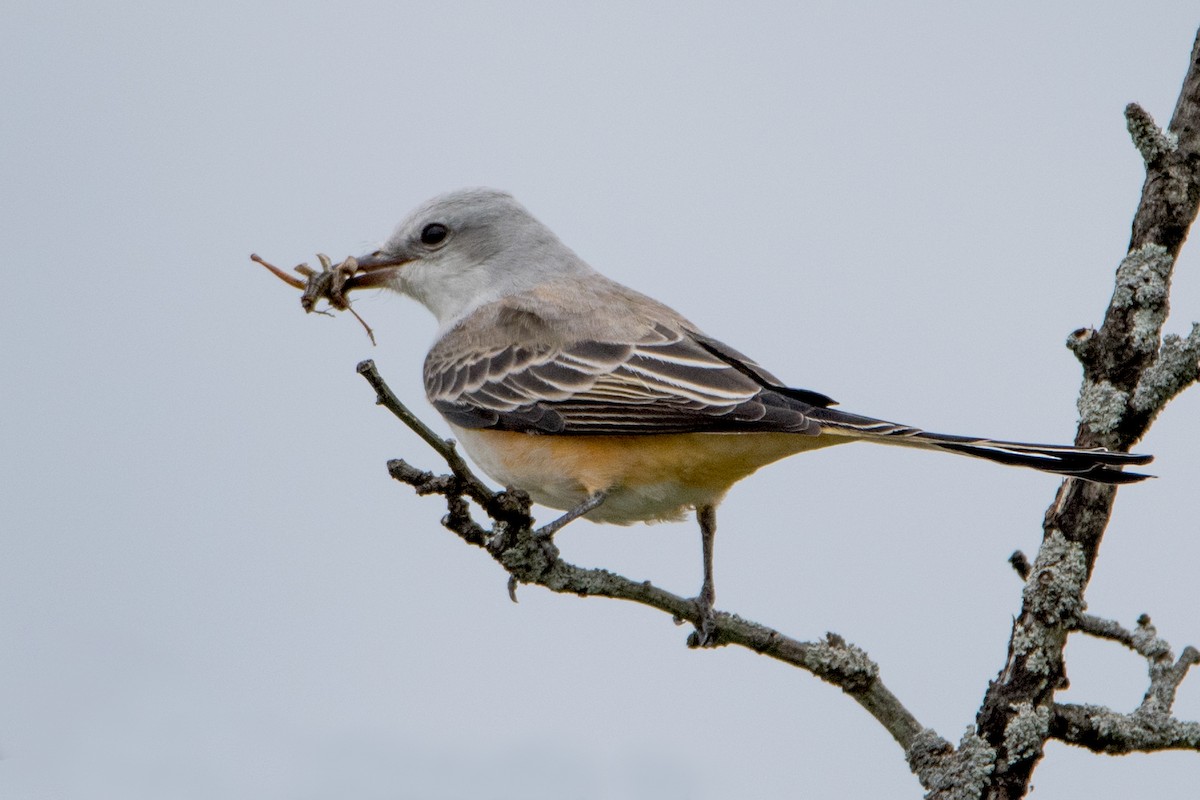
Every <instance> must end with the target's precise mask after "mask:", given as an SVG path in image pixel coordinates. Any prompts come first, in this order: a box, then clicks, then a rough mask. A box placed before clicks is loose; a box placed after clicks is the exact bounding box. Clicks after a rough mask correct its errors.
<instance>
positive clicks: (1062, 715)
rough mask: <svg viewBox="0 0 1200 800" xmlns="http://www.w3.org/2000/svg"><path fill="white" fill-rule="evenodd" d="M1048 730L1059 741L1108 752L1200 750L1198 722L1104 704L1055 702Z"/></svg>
mask: <svg viewBox="0 0 1200 800" xmlns="http://www.w3.org/2000/svg"><path fill="white" fill-rule="evenodd" d="M1048 733H1049V735H1050V736H1051V737H1052V738H1054V739H1057V740H1059V741H1061V742H1066V743H1067V744H1073V745H1076V746H1078V747H1086V748H1087V749H1088V750H1092V751H1095V752H1097V753H1107V754H1109V755H1121V754H1124V753H1138V752H1141V753H1150V752H1154V751H1157V750H1197V751H1200V722H1181V721H1180V720H1177V719H1175V718H1174V717H1172V716H1170V715H1158V714H1145V713H1141V712H1139V711H1135V712H1133V713H1132V714H1118V713H1117V712H1115V711H1112V710H1111V709H1108V708H1105V707H1104V706H1088V705H1072V704H1069V703H1055V704H1054V705H1053V707H1052V710H1051V717H1050V727H1049V730H1048Z"/></svg>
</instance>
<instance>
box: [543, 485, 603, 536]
mask: <svg viewBox="0 0 1200 800" xmlns="http://www.w3.org/2000/svg"><path fill="white" fill-rule="evenodd" d="M606 497H608V494H607V493H606V492H596V493H595V494H593V495H592V496H590V497H588V498H587V499H586V500H584V501H583V502H582V503H580V504H579V505H577V506H575V507H574V508H572V509H571V510H570V511H568V512H567V513H565V514H563V515H562V516H561V517H559V518H558V519H556V520H554V521H553V522H548V523H546V524H545V525H543V526H542V527H540V528H538V529H537V530H536V531H534V532H533V535H534V536H536V537H537V538H539V539H549V538H550V537H552V536H553V535H554V534H556V533H558V531H559V530H560V529H561V528H562V527H563V526H565V525H566V524H567V523H568V522H573V521H574V520H577V519H579V518H580V517H582V516H583V515H584V514H586V513H588V512H589V511H591V510H592V509H594V508H598V507H599V506H600V504H601V503H603V502H604V499H605V498H606Z"/></svg>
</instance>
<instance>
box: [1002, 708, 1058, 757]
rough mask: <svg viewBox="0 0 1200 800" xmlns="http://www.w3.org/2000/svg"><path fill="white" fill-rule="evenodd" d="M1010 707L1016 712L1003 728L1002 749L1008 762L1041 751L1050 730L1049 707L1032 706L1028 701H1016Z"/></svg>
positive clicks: (1031, 755)
mask: <svg viewBox="0 0 1200 800" xmlns="http://www.w3.org/2000/svg"><path fill="white" fill-rule="evenodd" d="M1012 708H1013V711H1015V712H1017V713H1016V715H1015V716H1013V717H1012V719H1010V720H1009V721H1008V725H1007V726H1005V728H1004V750H1005V752H1006V753H1007V754H1008V763H1009V764H1015V763H1017V762H1018V761H1023V760H1024V759H1026V758H1032V757H1033V756H1036V755H1037V754H1038V753H1039V752H1041V749H1042V742H1044V741H1045V740H1046V734H1047V732H1048V731H1049V730H1050V709H1048V708H1045V707H1039V708H1034V707H1033V705H1032V704H1031V703H1028V702H1025V703H1018V704H1017V705H1015V706H1013V707H1012Z"/></svg>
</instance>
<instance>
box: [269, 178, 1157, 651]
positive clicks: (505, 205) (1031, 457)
mask: <svg viewBox="0 0 1200 800" xmlns="http://www.w3.org/2000/svg"><path fill="white" fill-rule="evenodd" d="M277 274H279V273H278V272H277ZM342 277H343V278H344V279H345V283H344V285H341V286H339V287H338V289H339V290H340V291H349V290H351V289H357V288H365V287H386V288H390V289H393V290H395V291H397V292H400V293H401V294H406V295H409V296H411V297H413V298H415V299H417V300H419V301H420V302H421V303H423V304H424V305H425V306H426V307H427V308H429V310H430V311H432V312H433V313H434V315H436V316H437V319H438V322H439V323H440V325H441V331H440V333H439V335H438V338H437V341H436V342H435V344H434V345H433V347H432V349H431V350H430V351H429V355H428V356H427V357H426V359H425V391H426V393H427V395H428V397H429V400H430V402H431V403H432V404H433V406H434V407H435V408H436V409H437V410H438V411H439V412H441V414H442V416H444V417H445V418H446V420H447V422H449V423H450V427H451V428H452V429H453V430H454V434H455V436H457V437H458V439H459V441H460V442H462V444H463V446H464V447H465V448H466V450H467V452H468V453H469V454H470V455H471V457H472V458H473V459H474V460H475V461H476V463H478V464H479V466H480V467H482V468H483V469H484V471H485V472H487V473H488V474H489V475H490V476H491V477H492V478H494V479H495V480H497V481H499V482H501V483H503V484H505V485H506V486H513V487H517V488H520V489H524V490H525V491H526V492H528V493H529V495H530V496H531V497H532V498H533V499H534V500H536V501H537V502H539V503H542V504H543V505H547V506H550V507H551V508H557V509H581V507H582V508H586V509H590V510H587V517H588V518H589V519H591V520H594V521H596V522H611V523H617V524H629V523H632V522H639V521H654V520H672V519H679V518H681V517H682V516H683V515H684V514H685V512H687V511H689V510H691V509H695V510H696V512H697V518H698V520H699V523H700V529H701V538H702V541H703V545H704V583H703V586H702V588H701V591H700V595H699V597H698V598H697V601H698V604H699V607H700V610H701V617H702V618H704V619H710V618H711V613H712V603H713V599H714V591H713V582H712V540H713V535H714V533H715V529H716V514H715V508H716V506H717V504H718V503H720V502H721V499H722V498H723V497H724V496H725V493H726V492H727V491H729V488H730V487H731V486H733V484H734V483H736V482H737V481H739V480H741V479H742V478H745V477H746V476H747V475H750V474H751V473H752V472H754V471H755V470H757V469H758V468H759V467H762V466H765V465H767V464H770V463H771V462H773V461H777V460H779V459H781V458H784V457H786V456H790V455H793V454H795V453H799V452H803V451H805V450H814V449H816V448H819V447H828V446H829V445H835V444H843V443H845V442H852V441H859V440H861V441H868V442H877V443H879V444H894V445H904V446H908V447H921V448H926V449H931V450H942V451H946V452H951V453H960V454H964V455H970V456H977V457H980V458H985V459H988V460H990V461H996V462H999V463H1001V464H1016V465H1019V466H1024V467H1032V468H1034V469H1039V470H1042V471H1045V472H1053V473H1058V474H1061V475H1067V476H1072V477H1077V478H1083V479H1086V480H1091V481H1098V482H1101V483H1130V482H1133V481H1138V480H1142V479H1143V478H1145V477H1147V476H1145V475H1139V474H1134V473H1129V472H1122V471H1121V467H1122V466H1124V465H1127V464H1145V463H1147V462H1149V461H1150V460H1151V457H1150V456H1142V455H1131V454H1128V453H1118V452H1111V451H1108V450H1104V449H1099V448H1096V449H1084V448H1077V447H1066V446H1056V445H1043V444H1024V443H1019V442H1002V441H994V440H991V439H980V438H976V437H971V436H947V435H944V434H938V433H927V432H925V431H922V430H919V429H917V428H913V427H910V426H907V425H898V424H896V423H893V422H885V421H883V420H878V419H872V418H871V417H863V416H859V415H857V414H849V413H846V412H844V411H838V410H836V409H833V408H830V406H831V405H833V401H832V400H831V399H830V398H828V397H826V396H825V395H823V394H820V393H818V392H811V391H807V390H804V389H792V388H788V387H786V386H784V385H782V384H781V383H780V381H779V380H778V379H777V378H775V377H774V376H773V375H771V373H769V372H767V371H766V370H765V369H763V368H762V367H760V366H759V365H758V364H756V363H755V362H754V361H752V360H751V359H749V358H747V357H746V356H744V355H742V354H741V353H739V352H738V351H736V350H734V349H733V348H731V347H729V346H727V345H725V344H723V343H721V342H719V341H717V340H716V339H713V338H711V337H709V336H707V335H705V334H704V333H702V332H701V331H700V329H699V328H698V327H696V326H695V325H693V324H692V323H691V322H689V321H688V320H686V319H684V318H683V317H682V316H680V315H679V314H678V313H676V312H675V311H673V310H672V309H670V308H668V307H667V306H665V305H663V304H662V303H659V302H658V301H656V300H653V299H651V298H649V297H646V296H645V295H643V294H639V293H638V292H635V291H633V290H632V289H629V288H626V287H625V286H622V285H621V284H619V283H616V282H614V281H612V280H609V279H608V278H606V277H604V276H603V275H601V274H599V273H598V272H596V271H595V270H593V269H592V268H591V267H589V266H588V265H587V264H586V263H584V262H583V260H582V259H580V258H579V256H577V255H575V253H574V252H572V251H571V250H570V249H568V248H567V247H566V246H565V245H564V244H563V243H562V242H560V241H559V240H558V238H557V237H556V236H555V235H554V234H553V233H552V232H551V231H550V230H549V229H548V228H546V226H544V225H542V224H541V223H540V222H538V221H537V220H536V219H534V218H533V216H532V215H531V214H530V213H529V212H528V211H526V210H525V209H524V208H523V207H522V206H521V205H520V204H518V203H517V202H516V201H515V200H514V199H513V198H512V197H511V196H510V195H508V194H505V193H503V192H498V191H494V190H491V189H467V190H463V191H457V192H451V193H449V194H445V195H442V196H440V197H436V198H434V199H432V200H430V201H429V202H427V203H425V204H424V205H423V206H421V207H420V208H418V209H417V210H416V211H414V212H413V213H412V214H411V215H410V216H409V217H408V219H406V220H404V221H403V222H402V223H400V225H399V226H398V227H397V228H396V231H395V233H393V234H392V236H391V238H390V239H388V240H387V242H386V243H385V244H384V245H383V246H382V247H380V248H379V249H378V250H376V251H375V252H373V253H370V254H368V255H366V256H363V257H362V258H359V259H357V271H350V272H348V273H347V274H344V275H343V276H342ZM287 279H288V278H287V277H285V280H287ZM291 281H292V282H294V281H295V279H291ZM295 285H300V284H299V283H295ZM306 296H307V295H306ZM310 302H311V301H310ZM585 504H586V505H585ZM700 636H701V641H702V642H703V641H704V639H705V638H706V637H707V631H706V630H704V629H703V627H702V629H701V630H700Z"/></svg>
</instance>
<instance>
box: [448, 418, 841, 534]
mask: <svg viewBox="0 0 1200 800" xmlns="http://www.w3.org/2000/svg"><path fill="white" fill-rule="evenodd" d="M452 427H453V428H454V433H455V435H456V436H457V437H458V440H459V441H460V442H461V443H462V445H463V447H464V449H465V450H466V451H467V453H468V454H469V455H470V456H471V458H472V459H473V460H474V461H475V463H477V464H478V465H479V466H480V467H481V468H482V469H483V471H484V472H486V473H487V474H488V475H489V476H491V478H492V479H493V480H496V481H499V482H500V483H502V484H504V485H505V486H507V487H515V488H518V489H524V490H525V491H526V492H528V493H529V495H530V497H532V498H533V499H534V501H535V502H538V503H541V504H542V505H545V506H549V507H550V508H557V509H563V510H567V509H571V508H574V507H575V506H577V505H579V504H580V503H582V502H583V501H584V500H585V499H587V498H588V497H590V496H591V495H593V494H595V493H596V492H600V491H603V492H606V493H607V497H606V498H605V501H604V503H603V504H602V505H600V507H598V508H596V509H595V510H594V511H592V512H590V513H589V514H588V515H587V516H588V519H591V520H593V521H595V522H609V523H615V524H618V525H628V524H630V523H633V522H654V521H658V520H673V519H679V518H681V517H682V516H683V515H684V514H685V513H687V511H688V510H690V509H692V508H696V507H697V506H703V505H715V504H716V503H719V502H720V500H721V498H722V497H723V496H724V495H725V493H726V492H727V491H728V490H729V487H731V486H733V484H734V483H736V482H737V481H739V480H741V479H742V478H744V477H746V476H747V475H749V474H751V473H752V472H754V471H755V470H757V469H758V468H759V467H762V466H765V465H767V464H770V463H771V462H773V461H778V460H779V459H781V458H784V457H786V456H789V455H792V454H793V453H798V452H801V451H803V450H812V449H816V448H819V447H827V446H829V445H833V444H838V443H840V442H843V441H846V439H844V438H841V437H835V436H829V435H821V436H807V435H803V434H794V433H682V434H661V435H647V436H550V435H538V434H526V433H514V432H511V431H491V430H476V429H466V428H459V427H457V426H452Z"/></svg>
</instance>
